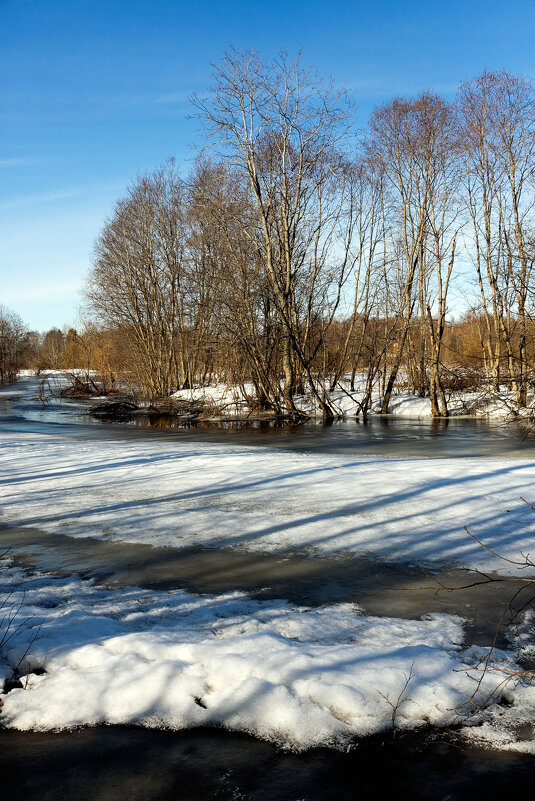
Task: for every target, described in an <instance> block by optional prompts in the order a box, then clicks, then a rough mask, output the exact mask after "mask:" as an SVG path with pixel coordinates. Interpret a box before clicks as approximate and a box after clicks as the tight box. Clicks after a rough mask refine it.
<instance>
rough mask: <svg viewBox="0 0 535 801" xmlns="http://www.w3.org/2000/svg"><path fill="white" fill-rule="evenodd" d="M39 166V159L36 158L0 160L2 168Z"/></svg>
mask: <svg viewBox="0 0 535 801" xmlns="http://www.w3.org/2000/svg"><path fill="white" fill-rule="evenodd" d="M35 164H38V161H37V159H34V158H29V157H25V158H18V157H17V158H0V168H2V167H31V166H32V165H35Z"/></svg>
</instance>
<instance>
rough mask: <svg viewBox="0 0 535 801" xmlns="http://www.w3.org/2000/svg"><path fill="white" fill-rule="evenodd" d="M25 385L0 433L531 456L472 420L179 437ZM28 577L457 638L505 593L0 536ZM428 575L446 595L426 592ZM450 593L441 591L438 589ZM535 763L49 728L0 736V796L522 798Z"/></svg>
mask: <svg viewBox="0 0 535 801" xmlns="http://www.w3.org/2000/svg"><path fill="white" fill-rule="evenodd" d="M37 390H38V383H37V382H36V381H32V380H26V381H23V382H20V383H18V384H16V385H12V386H11V387H8V388H0V437H1V436H2V431H14V430H17V431H25V432H27V433H31V432H35V433H52V432H53V433H54V434H55V435H57V436H60V437H66V438H72V439H83V440H86V441H87V440H88V439H89V440H98V439H106V440H116V441H124V440H125V439H133V440H139V441H143V440H147V439H151V440H159V439H161V440H162V441H163V440H166V441H167V440H176V441H179V442H193V441H203V442H228V443H233V444H239V445H250V446H261V447H269V448H281V449H285V450H287V449H297V450H301V451H307V452H314V453H329V454H346V455H353V454H358V455H372V456H373V455H377V456H381V457H384V456H425V457H434V456H435V457H436V456H448V457H458V458H462V457H466V456H470V457H475V458H482V459H484V458H488V457H495V458H496V457H502V458H505V459H506V458H511V457H528V458H529V457H531V458H532V457H533V456H535V438H534V437H532V436H531V432H530V431H529V429H528V430H526V428H521V427H516V426H514V425H512V424H508V425H505V424H502V425H497V426H495V425H493V426H490V425H488V424H486V423H485V422H483V421H479V420H473V419H457V420H451V421H449V422H448V424H447V425H446V424H445V423H444V422H439V423H438V424H437V423H433V422H431V421H415V420H400V419H397V418H376V419H373V418H372V419H371V420H370V421H369V422H368V423H366V424H362V423H359V422H356V421H346V422H340V423H334V424H333V425H330V426H323V425H317V424H306V425H302V426H284V427H275V426H271V425H267V424H256V423H252V424H220V425H217V426H210V425H204V426H202V427H180V426H176V424H171V425H170V424H169V421H164V420H149V419H148V418H137V419H136V421H125V422H121V423H119V422H115V423H110V422H106V423H104V422H101V421H98V420H95V419H93V418H91V417H90V416H89V415H88V413H87V412H88V407H87V404H85V403H83V402H79V401H78V402H56V401H54V400H52V401H49V402H48V403H46V404H42V403H41V402H40V401H39V400H38V399H36V397H35V396H36V394H37ZM6 548H9V549H10V553H11V555H12V556H13V557H14V559H15V561H16V562H17V563H18V564H20V565H21V566H22V567H24V568H25V569H27V570H30V571H32V570H35V569H37V570H44V571H47V572H51V573H54V574H58V575H68V574H70V573H72V572H76V573H78V574H79V575H80V576H81V577H82V578H91V579H93V580H94V581H96V583H98V584H105V585H107V586H111V587H117V588H120V587H124V586H141V587H148V588H154V589H162V590H165V589H175V588H178V587H183V588H185V589H187V590H189V591H191V592H199V593H206V592H208V593H220V592H226V591H229V590H242V591H245V592H247V593H249V594H250V595H252V596H253V597H258V598H269V599H275V598H284V599H287V600H288V601H290V602H292V603H296V604H304V605H310V606H315V605H320V604H323V603H334V602H339V601H354V602H357V603H359V604H360V606H361V607H362V608H363V609H364V611H365V612H366V613H368V614H373V615H387V616H395V617H406V618H411V617H412V618H416V617H419V616H420V615H422V614H424V613H426V612H431V611H441V612H450V613H454V614H459V615H461V616H462V617H464V618H465V619H466V620H467V626H466V629H465V634H466V639H467V641H469V642H471V643H478V644H482V645H484V644H488V643H489V642H490V640H491V639H492V636H493V633H494V631H495V627H496V624H497V620H498V618H499V615H500V614H501V611H502V608H503V606H502V604H503V603H504V602H505V601H506V600H507V599H508V598H509V595H510V593H509V591H508V587H507V585H503V584H490V585H487V586H485V587H477V588H470V589H455V590H454V589H453V588H459V587H462V586H463V585H466V584H470V583H472V581H473V579H474V577H473V576H471V575H470V574H466V573H465V572H463V571H459V570H457V571H454V570H452V571H447V572H446V573H440V574H439V575H438V576H424V575H420V574H417V573H416V574H415V571H414V568H409V567H408V566H404V565H399V564H398V565H388V564H386V563H384V562H377V561H372V560H369V559H362V558H360V559H357V558H345V559H344V558H342V557H340V558H321V559H320V558H306V557H305V556H302V555H301V556H291V557H284V558H282V557H280V556H276V555H269V554H261V553H246V552H243V551H239V550H233V549H202V548H195V549H194V548H190V549H173V548H153V547H151V546H148V545H133V544H128V543H117V542H109V541H104V540H99V539H97V538H84V539H72V538H69V537H67V536H65V535H62V534H49V533H45V532H42V531H39V530H38V529H30V528H17V527H7V528H6V527H4V528H0V552H1V551H4V550H5V549H6ZM437 581H440V582H441V584H443V585H444V586H445V589H441V590H440V591H439V592H438V593H437V586H438V585H437ZM447 588H451V589H447ZM534 780H535V759H533V757H530V756H524V755H518V754H516V755H515V754H507V753H503V752H494V751H492V750H483V749H480V748H475V747H469V746H467V745H466V744H463V743H461V742H459V741H457V740H456V738H455V733H454V732H438V733H437V732H436V731H429V732H425V731H420V732H417V733H414V734H411V735H406V736H398V737H392V736H391V735H385V736H384V737H374V738H367V739H364V740H361V741H358V742H356V743H355V747H354V748H352V749H351V750H350V751H349V752H347V753H342V752H337V751H332V750H328V749H314V750H312V751H309V752H307V753H305V754H294V753H288V752H283V751H280V750H278V749H277V748H276V747H275V746H273V745H271V744H269V743H264V742H260V741H258V740H255V739H253V738H251V737H248V736H247V735H243V734H235V733H230V732H227V731H222V730H193V731H186V732H178V733H177V732H165V731H151V730H147V729H142V728H129V727H113V726H107V727H103V726H99V727H94V728H88V729H81V730H78V731H71V732H62V733H54V732H48V733H38V732H34V733H28V732H15V731H8V730H2V729H0V799H3V798H6V799H7V798H10V799H11V798H21V797H24V798H35V799H46V800H47V801H48V799H50V801H52V799H53V800H54V801H57V800H58V799H66V800H67V799H69V801H70V800H71V799H73V800H74V801H78V800H80V801H81V800H82V799H84V801H85V799H87V800H88V801H89V800H90V799H91V801H93V799H95V801H111V800H112V799H113V800H114V801H115V799H118V798H127V799H134V800H137V799H139V800H140V801H141V800H142V799H143V801H145V800H146V801H157V799H161V800H162V801H163V800H164V799H165V800H167V799H169V801H171V799H184V800H185V801H186V800H189V799H191V801H196V800H197V799H199V801H200V800H201V799H202V800H204V799H213V801H231V800H232V801H239V800H241V799H243V801H247V800H249V801H268V800H269V801H274V800H275V799H277V800H279V799H280V801H331V799H332V801H345V799H370V798H371V799H375V798H383V797H385V796H386V797H389V796H391V797H393V798H396V799H400V798H401V799H441V800H443V801H447V800H448V799H449V800H451V801H455V800H456V799H463V800H464V799H470V800H472V799H480V798H481V799H493V798H503V797H504V795H506V794H511V793H513V792H514V793H515V795H517V794H518V793H524V792H525V791H527V790H528V789H529V790H532V787H533V782H534Z"/></svg>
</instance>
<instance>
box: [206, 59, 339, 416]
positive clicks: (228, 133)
mask: <svg viewBox="0 0 535 801" xmlns="http://www.w3.org/2000/svg"><path fill="white" fill-rule="evenodd" d="M213 78H214V87H213V90H212V92H211V95H210V97H209V98H207V99H200V98H194V102H195V104H196V107H197V109H198V110H199V113H200V116H201V117H202V119H203V120H204V122H205V124H206V127H207V133H208V135H209V137H210V138H211V140H212V142H213V144H214V146H215V148H216V152H217V153H218V154H219V157H220V158H222V159H223V160H224V162H225V164H226V165H227V166H228V169H229V171H230V172H231V173H233V174H235V175H236V176H237V177H238V178H242V179H245V180H246V182H247V185H248V191H249V194H250V197H251V203H250V210H251V213H252V214H253V215H254V216H253V219H252V220H246V221H244V222H243V224H242V235H243V237H245V238H247V239H249V240H250V242H251V244H252V246H253V249H254V250H255V251H256V252H257V254H258V256H259V261H260V266H261V269H262V271H263V273H264V275H265V277H266V278H267V280H268V282H269V285H270V288H271V295H272V302H273V304H274V307H275V309H276V312H277V315H278V318H279V320H280V324H281V330H282V343H281V345H282V348H281V350H282V369H283V373H284V403H285V406H286V409H287V410H288V411H290V412H293V413H298V410H297V408H296V406H295V403H294V397H295V395H296V393H297V392H298V389H299V386H300V383H301V377H304V378H305V379H306V381H307V383H308V386H309V388H310V391H311V392H312V394H313V396H314V397H315V399H316V401H317V402H318V404H319V405H320V407H321V408H322V410H323V413H324V414H325V416H327V417H329V416H332V410H331V408H330V406H329V404H328V401H327V400H326V398H325V394H324V392H323V390H322V389H320V388H319V387H318V386H317V385H316V382H315V380H314V376H313V374H312V362H313V359H314V358H315V357H316V355H317V353H318V352H319V350H320V348H321V342H322V336H323V335H324V333H325V329H326V328H327V327H328V326H329V325H330V323H331V322H332V320H333V319H334V315H335V313H336V310H337V308H338V306H339V303H340V298H341V290H342V287H343V285H344V283H345V280H346V278H347V271H348V262H349V243H350V238H351V233H350V231H351V226H352V218H351V198H350V191H349V188H350V186H351V182H350V181H349V180H348V172H349V170H348V164H347V160H346V159H345V158H344V156H343V154H342V153H341V147H342V145H343V143H344V141H345V138H346V137H347V135H348V121H349V118H350V115H351V103H350V100H349V98H348V95H347V93H346V92H345V91H344V90H336V89H335V88H334V86H333V84H332V83H328V84H325V83H324V82H323V81H322V80H321V79H320V78H319V77H318V75H317V74H316V72H315V71H314V70H311V69H305V68H303V67H302V66H301V63H300V59H299V58H297V59H296V60H295V61H291V60H290V59H289V58H288V56H287V55H286V54H284V53H283V54H281V56H280V57H279V58H278V59H271V60H265V61H263V60H261V59H260V57H259V56H258V54H256V53H255V52H253V51H249V50H247V51H240V52H237V51H234V50H232V51H229V52H227V53H226V54H225V56H224V58H223V60H222V62H221V64H219V65H217V66H216V67H215V68H214V73H213ZM318 317H321V318H322V326H321V328H322V331H321V334H320V337H319V338H318V337H317V336H315V337H314V335H313V328H314V320H316V319H318ZM315 332H316V334H317V328H316V329H315Z"/></svg>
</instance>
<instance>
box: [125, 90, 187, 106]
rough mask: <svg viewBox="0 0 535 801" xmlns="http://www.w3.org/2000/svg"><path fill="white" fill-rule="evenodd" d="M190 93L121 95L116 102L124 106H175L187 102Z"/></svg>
mask: <svg viewBox="0 0 535 801" xmlns="http://www.w3.org/2000/svg"><path fill="white" fill-rule="evenodd" d="M191 94H192V91H185V90H184V91H176V92H162V93H160V94H156V93H154V94H151V93H146V94H130V95H121V97H119V98H117V101H118V102H119V103H120V104H122V105H124V106H177V105H182V104H185V103H187V102H188V99H189V97H190V96H191Z"/></svg>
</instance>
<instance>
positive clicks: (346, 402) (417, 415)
mask: <svg viewBox="0 0 535 801" xmlns="http://www.w3.org/2000/svg"><path fill="white" fill-rule="evenodd" d="M340 383H341V384H342V386H343V388H340V387H338V388H337V389H335V390H334V391H333V392H328V400H329V403H330V405H331V407H332V409H333V411H334V412H335V414H336V415H339V416H340V417H342V418H345V417H347V418H351V417H356V416H357V415H358V414H359V413H360V412H361V407H360V403H361V401H362V400H363V398H364V394H365V390H366V376H365V375H364V374H360V375H357V377H356V382H355V391H354V392H353V391H351V390H350V382H349V381H348V380H342V381H341V382H340ZM245 392H246V394H247V395H249V396H251V397H252V396H254V387H253V386H252V385H246V386H245ZM321 393H322V390H321V389H320V394H321ZM173 397H175V398H179V399H180V400H196V401H203V402H204V403H205V404H206V405H207V407H208V408H212V407H213V408H214V409H216V408H218V407H219V409H220V414H221V416H223V417H229V418H232V417H240V416H242V417H243V416H247V414H248V413H249V412H250V409H249V406H248V405H247V400H246V399H245V398H244V396H243V393H242V391H241V390H240V388H239V387H227V386H226V385H225V384H214V385H213V386H207V387H194V388H193V389H183V390H179V391H178V392H175V393H174V394H173ZM533 401H534V398H533V396H530V397H529V398H528V409H529V413H530V414H531V413H532V411H533V409H532V408H530V407H532V405H533ZM295 404H296V406H297V408H298V409H301V411H303V412H305V413H306V414H310V415H312V416H314V415H319V416H321V410H320V409H319V407H318V405H317V403H316V402H315V400H314V398H313V397H312V395H311V394H310V393H308V394H307V395H299V396H296V398H295ZM381 406H382V395H381V393H380V391H379V386H378V385H376V386H375V388H374V390H373V393H372V403H371V406H370V409H369V411H368V413H369V414H370V415H374V414H379V413H380V411H381ZM448 409H449V412H450V414H451V415H454V416H467V415H476V416H481V417H486V418H493V419H503V418H506V417H509V416H515V415H520V416H522V415H525V414H526V413H528V411H527V410H526V409H518V408H517V407H516V406H515V403H514V399H513V394H512V392H511V391H509V390H507V389H506V388H505V387H504V388H502V390H501V391H500V392H499V393H491V392H488V391H485V390H484V389H481V390H480V391H458V392H452V393H449V398H448ZM389 414H391V415H394V416H396V417H403V418H410V419H426V418H430V417H432V416H433V415H432V411H431V401H430V399H429V398H419V397H417V396H416V395H413V394H411V393H410V392H408V391H407V390H403V389H400V388H395V389H394V392H393V394H392V398H391V402H390V406H389Z"/></svg>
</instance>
